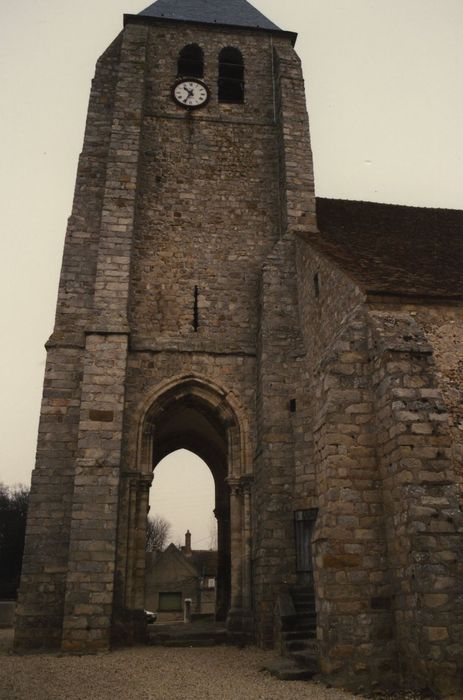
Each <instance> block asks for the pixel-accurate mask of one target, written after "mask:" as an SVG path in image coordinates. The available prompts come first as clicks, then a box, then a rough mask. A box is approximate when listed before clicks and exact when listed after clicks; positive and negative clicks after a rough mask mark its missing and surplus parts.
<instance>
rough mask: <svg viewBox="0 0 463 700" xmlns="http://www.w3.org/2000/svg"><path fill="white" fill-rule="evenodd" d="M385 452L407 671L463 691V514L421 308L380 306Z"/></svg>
mask: <svg viewBox="0 0 463 700" xmlns="http://www.w3.org/2000/svg"><path fill="white" fill-rule="evenodd" d="M372 343H373V348H374V350H375V355H376V358H375V363H374V383H375V386H376V405H377V421H378V457H379V460H380V469H381V477H382V482H383V498H384V507H385V522H386V529H387V535H388V568H389V571H390V574H391V579H392V584H393V588H392V590H393V593H394V597H393V601H392V602H393V611H394V619H395V629H396V635H397V644H398V651H399V660H400V670H401V673H402V677H403V678H404V679H405V680H406V682H408V683H412V682H413V681H414V682H415V683H416V684H417V685H418V686H426V685H428V686H430V687H432V688H434V689H435V690H437V691H438V692H440V693H442V694H446V693H450V692H456V691H457V690H460V691H461V670H462V667H461V658H462V651H463V647H462V645H461V631H462V629H463V627H462V621H463V606H462V601H461V595H460V593H461V585H462V581H463V561H462V546H461V545H462V538H463V518H462V512H461V506H460V503H459V489H458V485H459V484H458V479H457V477H456V471H455V459H454V457H455V454H454V450H453V446H452V443H453V436H452V429H451V424H450V422H449V414H448V412H447V407H446V405H445V403H444V401H443V396H442V392H441V391H440V388H439V386H438V383H437V381H436V380H437V376H436V371H435V365H434V362H433V357H432V348H431V346H430V345H429V344H428V342H427V339H426V337H425V335H424V333H423V329H422V328H421V327H420V325H419V324H418V323H417V321H416V319H415V317H414V316H412V315H410V314H409V313H407V312H406V311H403V310H400V309H395V310H394V309H389V310H388V311H375V312H374V313H372Z"/></svg>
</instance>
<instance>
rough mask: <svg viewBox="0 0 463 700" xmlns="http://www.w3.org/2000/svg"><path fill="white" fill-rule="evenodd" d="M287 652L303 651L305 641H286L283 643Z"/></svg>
mask: <svg viewBox="0 0 463 700" xmlns="http://www.w3.org/2000/svg"><path fill="white" fill-rule="evenodd" d="M285 647H286V649H287V651H304V649H306V648H307V644H306V640H305V639H288V640H287V641H286V642H285Z"/></svg>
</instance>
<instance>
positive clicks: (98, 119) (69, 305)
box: [53, 36, 122, 347]
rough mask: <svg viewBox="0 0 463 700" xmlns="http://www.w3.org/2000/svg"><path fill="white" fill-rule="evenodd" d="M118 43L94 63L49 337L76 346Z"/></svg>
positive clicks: (83, 319) (90, 281) (96, 230)
mask: <svg viewBox="0 0 463 700" xmlns="http://www.w3.org/2000/svg"><path fill="white" fill-rule="evenodd" d="M121 43H122V37H121V36H119V37H118V38H117V39H116V40H115V41H114V42H113V43H112V44H111V46H110V47H109V48H108V49H107V50H106V51H105V53H104V54H103V55H102V56H101V58H100V59H99V60H98V63H97V67H96V72H95V78H94V79H93V81H92V89H91V93H90V101H89V106H88V116H87V124H86V129H85V136H84V143H83V148H82V153H81V154H80V157H79V164H78V168H77V177H76V187H75V192H74V201H73V207H72V214H71V216H70V218H69V222H68V228H67V233H66V239H65V244H64V254H63V262H62V268H61V275H60V284H59V292H58V303H57V309H56V320H55V328H54V331H53V340H54V342H64V343H70V342H72V343H75V344H78V345H79V346H81V347H83V345H84V331H85V330H86V327H87V326H88V322H89V318H90V313H91V309H92V306H93V293H94V287H95V275H96V265H97V254H98V242H99V236H100V225H101V213H102V207H103V197H104V193H105V186H106V170H107V163H108V151H109V144H110V138H111V127H112V124H113V110H114V100H115V90H116V83H117V75H118V67H119V60H120V50H121Z"/></svg>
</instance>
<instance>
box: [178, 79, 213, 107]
mask: <svg viewBox="0 0 463 700" xmlns="http://www.w3.org/2000/svg"><path fill="white" fill-rule="evenodd" d="M172 95H173V98H174V100H175V101H176V102H177V104H179V105H182V107H187V108H188V109H197V108H198V107H203V106H204V105H205V104H207V102H208V100H209V88H208V87H207V85H206V84H205V83H203V81H202V80H198V79H197V78H186V79H182V80H178V81H177V82H176V83H175V85H174V87H173V88H172Z"/></svg>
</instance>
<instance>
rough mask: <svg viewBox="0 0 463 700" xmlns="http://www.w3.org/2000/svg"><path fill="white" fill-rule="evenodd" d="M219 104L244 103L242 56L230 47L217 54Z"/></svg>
mask: <svg viewBox="0 0 463 700" xmlns="http://www.w3.org/2000/svg"><path fill="white" fill-rule="evenodd" d="M219 102H230V103H238V104H240V103H243V102H244V63H243V56H242V55H241V51H239V50H238V49H234V48H232V47H227V48H226V49H222V51H221V52H220V54H219Z"/></svg>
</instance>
